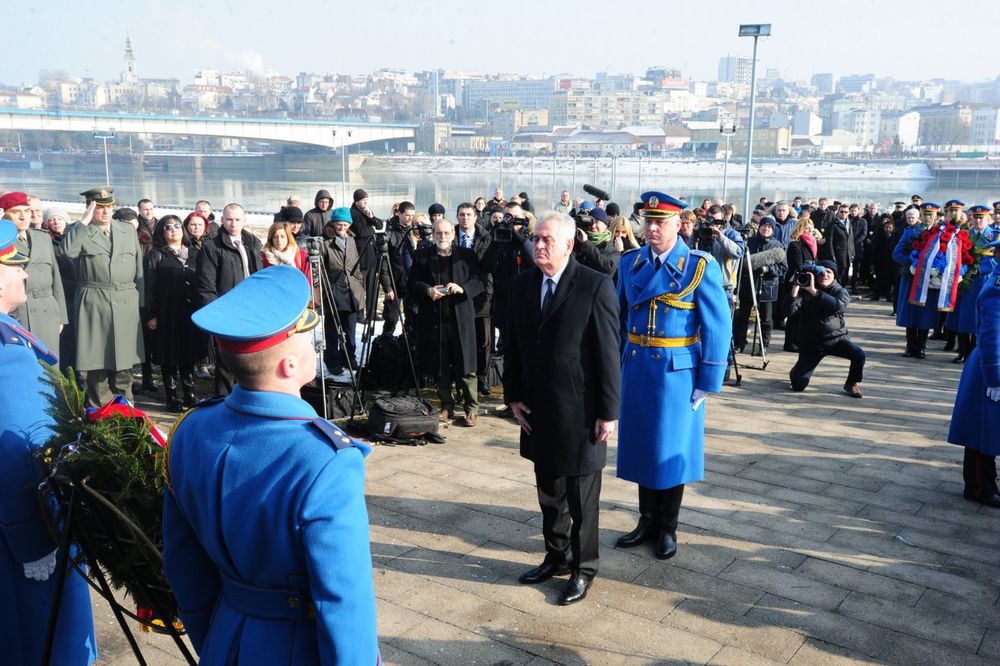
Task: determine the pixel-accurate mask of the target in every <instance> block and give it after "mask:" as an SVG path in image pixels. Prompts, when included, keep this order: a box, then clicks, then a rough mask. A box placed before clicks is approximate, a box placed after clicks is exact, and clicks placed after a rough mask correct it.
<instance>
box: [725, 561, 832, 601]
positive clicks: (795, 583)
mask: <svg viewBox="0 0 1000 666" xmlns="http://www.w3.org/2000/svg"><path fill="white" fill-rule="evenodd" d="M719 577H720V578H722V579H724V580H728V581H731V582H733V583H739V584H741V585H745V586H747V587H751V588H754V589H757V590H761V591H764V592H769V593H770V594H774V595H778V596H781V597H785V598H787V599H792V600H795V601H799V602H802V603H805V604H808V605H809V606H814V607H816V608H823V609H826V610H834V609H836V608H837V607H838V606H839V605H840V602H842V601H843V600H844V599H845V598H846V597H847V595H848V591H847V590H843V589H840V588H837V587H834V586H833V585H827V584H826V583H823V582H821V581H818V580H815V579H812V578H807V577H806V576H802V575H799V574H797V573H796V572H795V571H781V570H778V569H775V568H772V567H770V566H768V565H766V564H764V563H762V562H751V561H748V560H737V561H735V562H733V563H732V564H731V565H729V566H728V567H727V568H726V569H725V570H724V571H723V572H722V573H721V574H719Z"/></svg>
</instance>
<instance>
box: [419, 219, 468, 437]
mask: <svg viewBox="0 0 1000 666" xmlns="http://www.w3.org/2000/svg"><path fill="white" fill-rule="evenodd" d="M454 240H455V227H454V226H453V225H452V223H451V222H449V221H448V220H438V222H437V223H436V224H434V247H433V248H426V249H423V250H420V251H418V252H417V255H416V256H415V257H414V260H413V269H412V270H411V271H410V280H409V290H410V298H412V299H414V302H415V303H416V305H417V311H418V312H419V315H418V317H419V322H418V327H419V333H418V339H419V340H420V364H421V366H422V367H423V369H424V370H425V371H426V372H427V373H428V374H431V375H433V376H435V377H437V387H438V398H440V400H441V412H440V414H439V418H440V419H441V421H445V422H447V421H450V420H451V419H452V418H453V416H454V415H455V407H456V405H455V397H454V393H453V390H452V387H453V386H454V387H456V388H457V389H458V394H459V399H460V400H461V401H462V408H463V410H464V412H465V416H464V418H462V419H461V420H460V421H459V424H460V425H463V426H466V427H470V428H471V427H472V426H474V425H476V422H477V420H478V418H479V416H478V411H479V395H478V393H477V391H476V388H477V387H476V329H475V327H476V323H475V319H476V306H475V299H476V297H477V296H479V294H481V293H482V292H483V281H482V277H481V275H480V271H479V260H478V259H476V255H475V253H474V252H473V251H472V250H469V249H467V248H464V247H456V246H455V245H454V244H453V243H454Z"/></svg>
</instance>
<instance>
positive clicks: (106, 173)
mask: <svg viewBox="0 0 1000 666" xmlns="http://www.w3.org/2000/svg"><path fill="white" fill-rule="evenodd" d="M94 138H95V139H101V140H102V141H103V142H104V184H105V185H107V186H109V187H110V186H111V169H110V168H109V167H108V139H113V138H115V131H114V130H113V129H109V130H108V131H107V132H105V133H103V134H102V133H101V131H100V130H98V129H97V128H96V127H95V128H94Z"/></svg>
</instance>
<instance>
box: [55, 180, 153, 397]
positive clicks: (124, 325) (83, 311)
mask: <svg viewBox="0 0 1000 666" xmlns="http://www.w3.org/2000/svg"><path fill="white" fill-rule="evenodd" d="M112 192H113V190H112V189H111V188H94V189H92V190H88V191H86V192H83V193H81V194H82V196H84V197H86V198H87V203H88V204H89V207H88V209H87V214H85V215H84V217H83V219H82V220H81V221H80V223H79V224H74V225H73V226H72V227H70V228H69V229H68V230H67V231H66V235H65V236H64V237H63V242H62V243H61V244H60V245H59V248H58V250H57V252H58V253H59V255H60V256H64V257H67V258H69V259H71V260H73V261H74V264H75V267H76V280H77V283H76V287H77V288H76V295H75V298H74V299H73V324H74V326H75V327H76V369H77V370H79V371H80V372H82V373H83V374H84V375H85V377H86V383H87V402H88V404H90V405H91V406H93V407H98V406H101V405H104V404H105V403H107V402H108V401H109V400H111V398H112V397H113V396H114V395H123V396H125V397H126V398H128V399H129V400H132V378H131V374H130V370H131V369H132V366H133V365H135V364H136V363H139V362H140V360H141V359H142V352H143V349H142V328H141V325H140V322H139V306H140V305H141V304H142V299H143V293H144V289H143V278H142V252H141V251H140V249H139V241H138V239H137V237H136V234H135V228H134V227H133V226H132V225H131V224H128V223H127V222H117V221H114V220H112V219H111V214H112V211H111V207H112V206H113V205H114V203H115V200H114V197H113V196H112Z"/></svg>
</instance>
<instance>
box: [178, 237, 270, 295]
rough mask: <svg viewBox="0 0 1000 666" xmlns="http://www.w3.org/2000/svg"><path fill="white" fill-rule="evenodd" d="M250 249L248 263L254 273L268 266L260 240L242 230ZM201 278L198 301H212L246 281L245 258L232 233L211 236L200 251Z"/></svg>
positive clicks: (251, 272)
mask: <svg viewBox="0 0 1000 666" xmlns="http://www.w3.org/2000/svg"><path fill="white" fill-rule="evenodd" d="M240 237H241V240H242V242H243V249H244V250H246V253H247V265H248V267H249V269H250V274H251V275H253V274H254V273H256V272H257V271H259V270H260V269H261V268H263V267H264V260H263V258H262V257H261V254H260V253H261V250H262V249H263V248H262V246H261V243H260V240H259V239H258V238H257V237H256V236H254V235H253V234H252V233H250V232H249V231H247V230H246V229H244V230H243V231H242V232H241V234H240ZM197 274H198V277H197V280H196V282H195V289H196V291H197V292H198V305H201V306H204V305H208V304H209V303H211V302H212V301H214V300H215V299H217V298H218V297H219V296H222V295H223V294H225V293H226V292H228V291H229V290H230V289H232V288H233V287H235V286H236V285H238V284H239V283H240V282H242V281H243V260H242V259H241V258H240V251H239V250H237V249H236V246H235V245H233V240H232V238H231V237H230V236H229V234H228V233H219V234H216V235H215V236H213V237H212V238H209V239H208V240H206V241H205V242H204V244H203V245H202V247H201V252H199V253H198V263H197Z"/></svg>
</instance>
